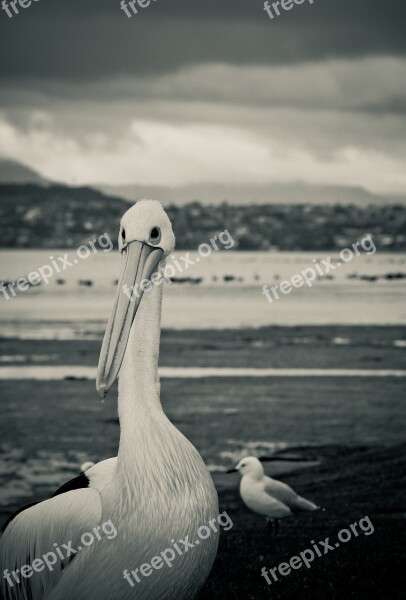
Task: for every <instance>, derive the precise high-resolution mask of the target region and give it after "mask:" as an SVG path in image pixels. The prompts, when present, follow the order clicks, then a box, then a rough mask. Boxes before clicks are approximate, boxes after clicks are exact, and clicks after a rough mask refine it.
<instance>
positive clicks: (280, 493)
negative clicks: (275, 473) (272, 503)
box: [265, 477, 318, 511]
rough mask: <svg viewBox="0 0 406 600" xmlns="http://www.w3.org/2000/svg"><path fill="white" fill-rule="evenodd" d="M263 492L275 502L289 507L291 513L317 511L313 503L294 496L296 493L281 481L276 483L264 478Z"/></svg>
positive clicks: (274, 480) (296, 495) (273, 480)
mask: <svg viewBox="0 0 406 600" xmlns="http://www.w3.org/2000/svg"><path fill="white" fill-rule="evenodd" d="M265 491H266V492H267V493H268V494H270V495H271V496H273V497H274V498H276V499H277V500H280V501H281V502H283V503H284V504H286V506H289V508H290V509H292V510H293V511H294V510H317V509H318V506H316V504H313V502H310V501H309V500H306V498H302V496H299V495H298V494H296V492H295V491H294V490H292V488H291V487H289V486H288V485H287V484H286V483H282V481H277V480H276V479H272V478H271V477H265Z"/></svg>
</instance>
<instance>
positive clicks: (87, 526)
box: [0, 200, 218, 600]
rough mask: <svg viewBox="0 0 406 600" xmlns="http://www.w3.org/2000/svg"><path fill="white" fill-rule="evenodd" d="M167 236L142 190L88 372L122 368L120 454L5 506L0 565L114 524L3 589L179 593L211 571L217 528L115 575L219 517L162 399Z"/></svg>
mask: <svg viewBox="0 0 406 600" xmlns="http://www.w3.org/2000/svg"><path fill="white" fill-rule="evenodd" d="M174 245H175V237H174V234H173V231H172V226H171V223H170V221H169V218H168V216H167V215H166V213H165V211H164V210H163V208H162V206H161V205H160V203H159V202H156V201H150V200H143V201H140V202H138V203H137V204H136V205H135V206H133V207H131V208H130V209H129V210H128V211H127V212H126V213H125V214H124V216H123V218H122V220H121V226H120V233H119V250H120V253H121V255H122V269H121V277H120V281H119V284H118V290H117V295H116V300H115V304H114V308H113V312H112V315H111V317H110V321H109V323H108V326H107V330H106V334H105V337H104V341H103V346H102V350H101V354H100V361H99V368H98V375H97V388H98V390H99V393H100V394H101V395H102V396H104V395H105V394H106V393H107V391H108V390H109V388H110V387H111V385H112V384H113V382H114V380H115V379H116V377H117V375H118V372H119V371H120V378H119V391H118V413H119V419H120V444H119V449H118V456H117V457H115V458H110V459H108V460H104V461H102V462H100V463H97V464H96V465H94V466H93V467H91V468H90V469H88V470H87V471H86V473H84V474H81V475H80V476H79V477H77V478H75V479H73V480H72V481H71V482H68V483H67V484H65V485H64V486H62V488H60V489H59V490H58V491H57V492H56V494H55V495H54V497H52V498H50V499H49V500H45V501H44V502H40V503H38V504H35V505H34V506H31V507H28V508H27V507H25V509H24V508H23V509H21V511H20V512H18V513H16V514H15V515H13V516H12V517H11V518H10V519H9V521H8V523H7V524H6V527H5V530H4V532H3V534H2V537H1V538H0V559H1V570H2V572H3V570H4V569H8V571H9V572H11V571H12V570H15V569H16V568H17V569H21V566H23V565H31V564H33V560H34V559H35V558H39V557H41V555H44V554H46V553H48V552H52V551H55V549H56V547H57V545H58V546H59V547H61V546H62V545H63V544H65V545H67V544H68V543H71V547H72V548H76V549H77V548H78V545H79V544H80V543H81V539H82V534H83V533H86V532H92V531H94V529H93V528H96V529H97V527H99V529H100V524H102V523H105V522H106V521H109V520H110V521H111V523H112V524H113V525H114V527H115V529H116V531H117V535H116V537H114V539H107V537H106V536H103V535H101V536H100V535H99V538H101V539H99V538H98V539H96V540H95V541H94V542H93V543H92V544H91V545H87V546H86V547H83V549H82V550H80V551H79V552H77V553H76V554H74V555H70V556H69V557H67V558H65V559H64V560H61V561H60V562H57V564H55V565H54V566H53V570H52V571H50V570H49V569H48V568H44V569H43V570H41V571H40V572H37V571H34V572H31V574H30V575H29V576H28V577H26V578H25V577H21V573H20V579H21V582H20V583H19V584H17V583H14V585H13V586H11V585H10V584H9V583H8V582H7V580H6V577H5V576H4V575H3V576H2V578H1V584H0V585H2V598H4V599H5V600H17V599H24V600H26V599H30V600H45V599H46V600H68V599H73V598H74V599H75V600H96V599H97V600H100V599H104V598H105V599H108V600H127V599H128V600H129V599H130V598H131V599H133V598H137V600H143V599H146V600H157V599H160V600H172V599H173V600H175V599H176V600H183V599H189V598H193V597H194V596H195V595H196V594H197V592H198V591H199V589H200V588H201V587H202V585H203V583H204V582H205V580H206V578H207V576H208V574H209V572H210V569H211V567H212V564H213V561H214V559H215V556H216V552H217V544H218V533H216V532H215V531H212V532H211V534H210V536H209V537H208V538H207V539H204V541H203V540H202V541H201V542H200V543H199V545H197V544H196V545H195V546H194V547H193V548H191V547H188V548H187V551H184V552H183V553H182V554H181V555H180V554H179V553H178V554H179V555H178V554H177V555H176V560H174V561H173V564H172V566H171V568H169V567H168V566H167V565H166V564H163V566H162V565H161V566H160V567H159V568H158V566H157V567H156V568H155V570H153V572H152V573H149V574H148V576H147V575H145V576H143V577H141V579H140V581H139V582H136V580H135V579H133V580H132V585H131V584H130V583H129V581H128V580H126V579H125V578H124V576H123V572H124V570H125V569H128V570H129V571H131V570H134V569H136V568H139V567H140V566H142V565H143V564H145V563H150V561H151V559H152V558H153V557H156V556H159V555H160V553H162V552H163V551H165V550H166V549H167V548H170V547H172V546H173V544H174V543H176V542H177V541H179V540H184V539H187V537H186V536H188V539H189V541H194V540H196V531H197V529H198V528H199V527H200V526H202V525H207V524H208V522H209V521H210V520H212V519H216V518H217V517H218V500H217V493H216V490H215V488H214V484H213V481H212V479H211V477H210V474H209V472H208V470H207V468H206V466H205V464H204V462H203V460H202V458H201V456H200V455H199V453H198V452H197V450H196V449H195V448H194V447H193V446H192V444H191V443H190V442H189V441H188V440H187V439H186V438H185V437H184V436H183V435H182V434H181V433H180V432H179V431H178V430H177V429H176V428H175V426H174V425H173V424H172V423H171V422H170V421H169V419H168V418H167V417H166V415H165V413H164V412H163V410H162V406H161V403H160V385H159V378H158V357H159V340H160V317H161V303H162V288H163V286H162V283H163V282H162V277H161V278H160V276H159V267H161V268H162V267H163V266H164V264H165V263H164V261H165V258H166V257H167V256H168V254H170V253H171V252H172V251H173V249H174ZM126 286H127V287H126ZM132 286H134V287H132ZM129 288H130V290H134V294H133V295H131V293H128V289H129ZM124 290H127V292H125V293H124ZM110 538H111V536H110ZM82 544H84V542H82ZM178 547H180V548H181V544H179V545H178ZM185 548H186V546H185ZM181 549H182V548H181ZM156 564H157V563H156ZM25 572H26V573H27V570H25ZM145 572H146V570H145ZM9 577H10V580H9V581H14V579H13V578H12V577H11V576H10V575H9Z"/></svg>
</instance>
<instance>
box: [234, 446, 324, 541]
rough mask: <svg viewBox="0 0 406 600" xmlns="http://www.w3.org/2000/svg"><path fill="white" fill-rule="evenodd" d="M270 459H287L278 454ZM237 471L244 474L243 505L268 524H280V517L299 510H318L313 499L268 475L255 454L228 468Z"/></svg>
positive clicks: (241, 483) (290, 514)
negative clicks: (308, 498) (297, 492)
mask: <svg viewBox="0 0 406 600" xmlns="http://www.w3.org/2000/svg"><path fill="white" fill-rule="evenodd" d="M268 460H275V461H276V460H284V459H283V457H275V458H274V459H268ZM287 460H291V459H287ZM236 471H239V472H240V473H241V475H242V478H241V482H240V494H241V498H242V500H243V502H244V504H246V506H248V508H250V509H251V510H252V511H254V512H256V513H258V514H260V515H265V517H266V518H267V521H268V524H272V522H274V521H275V523H276V527H277V524H278V520H279V519H284V518H286V517H290V516H292V513H294V512H296V511H302V510H318V509H319V507H318V506H316V504H314V503H313V502H310V500H306V498H303V497H302V496H299V495H298V494H296V492H295V491H294V490H292V488H291V487H289V486H288V485H287V484H286V483H282V481H277V480H276V479H272V477H268V476H267V475H265V472H264V468H263V466H262V464H261V461H260V460H259V459H258V458H256V457H255V456H248V457H246V458H243V459H242V460H240V462H239V463H238V465H237V466H236V467H235V468H234V469H229V470H228V471H227V473H235V472H236ZM275 532H276V531H275Z"/></svg>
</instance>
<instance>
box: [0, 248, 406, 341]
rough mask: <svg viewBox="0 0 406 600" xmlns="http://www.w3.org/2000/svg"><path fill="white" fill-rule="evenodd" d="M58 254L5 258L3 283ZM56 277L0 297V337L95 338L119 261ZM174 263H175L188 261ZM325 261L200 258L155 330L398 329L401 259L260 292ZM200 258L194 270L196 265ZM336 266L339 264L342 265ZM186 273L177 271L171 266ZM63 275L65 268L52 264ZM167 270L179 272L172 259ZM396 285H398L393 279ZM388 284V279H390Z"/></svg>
mask: <svg viewBox="0 0 406 600" xmlns="http://www.w3.org/2000/svg"><path fill="white" fill-rule="evenodd" d="M66 252H67V251H65V250H58V249H55V250H3V251H1V252H0V280H3V281H15V280H16V279H17V278H19V277H23V276H26V275H28V273H30V272H32V271H38V269H39V268H40V267H41V266H44V265H51V260H55V259H57V257H62V256H63V255H64V254H65V253H66ZM67 254H68V260H69V261H70V262H71V263H73V262H74V260H75V259H76V264H72V266H70V267H68V268H66V269H65V270H64V271H62V272H60V273H54V274H53V275H52V276H51V277H50V280H49V283H47V284H44V283H43V284H42V285H40V286H36V287H31V288H30V289H28V290H27V291H17V293H16V296H15V297H12V296H11V297H10V298H9V300H6V299H5V297H4V295H2V294H0V311H1V317H0V318H1V322H0V325H1V334H2V335H3V336H13V335H15V336H17V337H24V336H28V337H36V336H41V337H53V336H54V335H55V332H56V330H58V332H61V331H63V332H64V333H63V335H62V337H65V338H69V337H81V336H88V337H89V336H90V337H91V336H92V335H95V336H96V337H98V336H99V335H100V332H101V331H102V330H103V328H104V326H105V321H106V319H107V318H108V316H109V312H110V310H111V307H112V304H113V300H114V295H115V287H116V282H117V278H118V274H119V271H120V256H119V255H118V253H117V252H102V251H99V252H98V253H96V254H91V255H90V256H89V257H88V258H85V259H78V257H77V255H76V253H75V252H74V251H73V252H72V251H68V252H67ZM185 254H186V253H183V252H182V253H181V252H179V253H177V254H176V255H175V256H176V257H178V258H179V257H180V256H185ZM327 256H328V253H313V252H233V251H224V252H213V254H211V255H210V256H209V257H207V258H203V257H198V255H197V254H196V253H193V252H191V253H190V258H191V260H192V261H193V262H194V264H193V265H191V266H190V267H189V268H188V269H187V270H184V271H183V272H177V273H176V275H175V277H176V278H177V279H178V280H179V279H180V280H185V279H186V278H187V279H188V280H187V281H182V282H179V281H178V282H177V283H173V284H171V285H169V284H166V286H165V287H166V290H165V300H164V310H163V319H162V323H163V326H164V327H167V328H174V329H207V328H217V329H222V328H242V327H260V326H266V325H313V324H314V325H327V324H348V325H356V324H378V325H384V324H392V325H393V324H395V325H396V324H404V323H405V322H406V307H405V302H404V296H405V291H406V278H402V277H401V276H402V274H403V275H406V255H404V254H385V253H376V254H374V255H369V256H368V255H366V254H361V255H360V256H359V257H357V256H354V257H353V259H352V260H351V261H350V262H348V263H346V264H341V266H339V267H337V266H336V265H337V261H339V258H338V256H337V255H334V256H333V259H332V264H333V265H335V266H336V268H335V269H334V270H331V271H330V272H329V273H328V274H327V275H326V276H325V277H320V278H319V279H318V280H316V281H314V282H311V287H308V286H307V285H306V284H305V285H304V286H303V287H300V288H293V289H292V290H291V292H290V293H289V294H287V295H284V294H282V293H281V292H280V291H279V299H278V300H276V299H273V302H272V303H270V302H269V301H268V300H267V298H266V297H265V295H264V294H263V289H262V288H263V286H264V284H267V285H268V286H272V285H276V284H280V283H281V282H282V281H283V280H288V279H290V278H291V277H292V276H293V275H295V274H296V275H298V274H300V273H301V272H302V271H303V270H305V269H308V268H311V267H314V265H315V261H316V263H318V264H320V265H321V267H322V268H323V270H324V271H325V267H324V266H323V263H322V262H321V261H322V260H323V259H326V258H327ZM196 258H199V262H196ZM339 262H340V261H339ZM177 263H178V264H181V265H183V261H179V260H178V261H177ZM57 264H58V265H60V268H62V262H61V261H58V263H57ZM168 264H170V265H173V266H174V268H175V269H176V262H175V260H174V259H169V260H168ZM393 275H395V276H397V277H399V278H393ZM388 277H389V278H388Z"/></svg>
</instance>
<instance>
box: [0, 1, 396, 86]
mask: <svg viewBox="0 0 406 600" xmlns="http://www.w3.org/2000/svg"><path fill="white" fill-rule="evenodd" d="M405 16H406V5H405V3H404V2H403V1H400V0H389V1H387V2H385V4H383V3H382V0H380V1H378V0H357V2H354V1H353V0H340V2H337V0H315V2H314V4H312V5H310V4H308V3H305V4H302V5H300V6H295V7H294V10H291V11H289V12H286V13H284V14H281V16H280V17H278V19H274V20H273V21H271V20H270V19H269V18H268V17H267V15H266V13H265V11H264V10H263V3H262V0H258V1H257V2H252V1H248V0H222V1H221V2H219V1H218V0H204V1H203V0H157V1H156V2H151V5H150V6H149V7H148V8H145V9H140V12H139V14H137V15H136V16H134V17H133V18H131V19H128V18H127V17H126V16H125V15H124V13H123V12H122V11H121V10H120V5H119V2H118V0H115V1H114V2H111V0H110V1H109V2H107V0H105V1H99V0H98V1H97V2H96V1H95V0H93V1H92V2H91V1H90V0H86V2H83V0H70V1H69V2H58V3H50V2H38V3H33V5H32V6H31V7H30V8H28V9H26V10H24V14H20V15H18V16H15V17H13V18H12V19H7V18H6V16H5V15H2V18H3V21H2V35H1V41H0V71H1V73H2V77H3V78H16V77H26V78H49V79H64V80H75V79H76V80H77V79H82V80H84V79H87V78H91V79H99V80H104V79H105V78H107V79H110V78H111V77H112V76H113V75H114V76H118V75H123V76H126V75H136V74H140V73H148V74H153V73H167V72H168V71H172V70H175V69H178V68H180V67H183V66H186V65H197V64H200V63H207V62H225V63H229V64H234V65H253V64H258V65H260V64H262V65H266V64H275V65H277V64H293V63H299V62H306V61H313V60H320V59H327V58H344V57H346V58H353V57H362V56H369V55H371V54H383V55H399V56H400V55H402V56H404V55H405V52H406V37H405V35H404V26H403V23H404V20H405Z"/></svg>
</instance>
